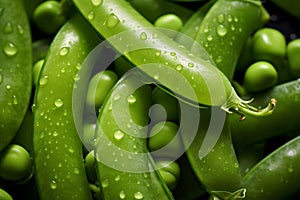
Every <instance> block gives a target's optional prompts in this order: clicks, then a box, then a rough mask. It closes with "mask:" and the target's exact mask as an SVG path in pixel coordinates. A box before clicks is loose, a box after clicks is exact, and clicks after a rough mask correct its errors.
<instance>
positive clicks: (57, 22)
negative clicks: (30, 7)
mask: <svg viewBox="0 0 300 200" xmlns="http://www.w3.org/2000/svg"><path fill="white" fill-rule="evenodd" d="M32 17H33V22H34V23H35V24H36V26H37V27H38V28H39V29H40V30H41V31H43V32H45V33H49V34H53V33H56V32H57V31H58V29H59V28H60V27H61V26H62V25H63V24H64V23H65V21H66V20H67V16H66V13H64V10H63V7H62V4H61V3H60V2H59V1H45V2H42V3H41V4H40V5H38V6H37V7H36V9H35V10H34V12H33V16H32Z"/></svg>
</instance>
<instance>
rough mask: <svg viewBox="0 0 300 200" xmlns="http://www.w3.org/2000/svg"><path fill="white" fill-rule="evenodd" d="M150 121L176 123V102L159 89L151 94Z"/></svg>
mask: <svg viewBox="0 0 300 200" xmlns="http://www.w3.org/2000/svg"><path fill="white" fill-rule="evenodd" d="M152 104H153V105H152V107H151V113H150V115H151V121H152V122H153V123H155V122H159V121H166V120H167V121H172V122H178V112H179V111H178V106H179V105H178V100H177V99H176V98H174V97H173V96H171V95H169V94H168V93H166V92H165V91H164V90H162V89H161V88H159V87H156V88H154V90H153V92H152Z"/></svg>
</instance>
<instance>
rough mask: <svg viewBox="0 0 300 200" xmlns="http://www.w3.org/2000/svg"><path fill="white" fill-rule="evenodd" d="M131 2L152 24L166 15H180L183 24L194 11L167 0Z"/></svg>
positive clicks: (130, 0) (134, 0) (136, 0)
mask: <svg viewBox="0 0 300 200" xmlns="http://www.w3.org/2000/svg"><path fill="white" fill-rule="evenodd" d="M129 2H130V4H131V5H132V6H133V7H134V8H135V9H136V10H137V11H139V12H140V13H141V14H142V15H143V16H145V17H146V18H147V19H148V20H149V21H150V22H152V23H153V22H154V21H155V20H156V19H157V18H158V17H160V16H162V15H164V14H169V13H173V14H175V15H178V16H179V17H180V18H181V19H182V21H183V22H185V21H187V20H188V18H189V17H190V16H191V15H192V14H193V11H192V10H190V9H188V8H186V7H184V6H181V5H178V4H176V3H172V2H169V1H166V0H129Z"/></svg>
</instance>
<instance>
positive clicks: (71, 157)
mask: <svg viewBox="0 0 300 200" xmlns="http://www.w3.org/2000/svg"><path fill="white" fill-rule="evenodd" d="M98 42H99V41H98V37H97V34H95V32H94V31H93V29H91V28H90V26H89V25H87V24H86V22H85V20H84V19H83V18H82V17H81V16H80V15H74V16H73V17H72V18H71V19H70V20H69V21H67V22H66V24H65V25H64V26H63V27H62V28H61V29H60V30H59V32H58V33H57V35H56V36H55V38H54V40H53V42H52V43H51V46H50V49H49V52H48V54H47V56H46V58H45V63H44V66H43V68H42V71H41V75H40V79H39V85H38V87H37V89H36V93H35V99H34V105H33V107H32V109H33V114H34V135H33V160H34V165H35V178H36V182H37V187H38V192H39V196H40V198H41V199H59V198H60V199H71V198H76V199H82V200H85V199H91V198H92V197H91V194H90V190H89V187H88V181H87V177H86V174H85V170H84V162H83V155H82V143H81V140H80V138H79V135H78V133H77V129H76V127H75V124H74V119H73V110H72V92H73V86H74V84H75V82H76V80H78V79H79V77H78V76H76V75H77V72H78V70H79V69H80V67H81V64H82V62H83V60H84V59H85V57H86V56H87V54H88V53H89V52H90V51H91V50H92V49H93V48H94V47H95V45H96V44H98ZM74 188H75V189H74Z"/></svg>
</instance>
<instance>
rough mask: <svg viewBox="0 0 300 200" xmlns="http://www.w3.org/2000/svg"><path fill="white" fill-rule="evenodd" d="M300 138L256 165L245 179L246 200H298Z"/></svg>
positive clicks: (283, 146)
mask: <svg viewBox="0 0 300 200" xmlns="http://www.w3.org/2000/svg"><path fill="white" fill-rule="evenodd" d="M299 166H300V136H298V137H296V138H294V139H292V140H291V141H289V142H287V143H286V144H284V145H282V146H281V147H279V148H278V149H276V150H275V151H274V152H272V153H271V154H269V155H268V156H267V157H265V158H264V159H263V160H262V161H260V162H259V163H258V164H256V165H255V166H254V167H253V168H252V169H251V170H250V171H249V172H248V173H247V174H246V175H245V176H244V177H243V186H244V187H246V188H247V194H246V198H245V199H251V200H254V199H255V200H265V199H274V200H281V199H286V200H289V199H297V197H298V196H299V190H298V188H299V185H298V184H299V177H300V167H299Z"/></svg>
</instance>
